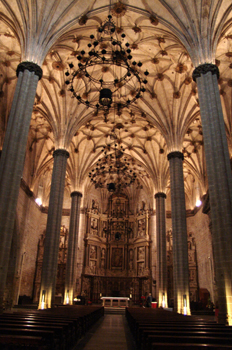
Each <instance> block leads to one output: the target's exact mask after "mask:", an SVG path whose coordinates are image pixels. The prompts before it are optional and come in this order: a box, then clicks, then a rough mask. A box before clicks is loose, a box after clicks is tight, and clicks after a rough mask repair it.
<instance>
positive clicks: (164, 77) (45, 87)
mask: <svg viewBox="0 0 232 350" xmlns="http://www.w3.org/2000/svg"><path fill="white" fill-rule="evenodd" d="M19 3H21V2H20V1H19V2H16V1H11V2H8V1H2V2H1V5H0V9H1V17H0V21H1V31H0V48H1V49H0V101H1V103H0V144H1V146H2V144H3V139H4V132H5V129H6V123H7V117H8V115H9V111H10V107H11V103H12V98H13V94H14V90H15V85H16V82H17V79H16V73H15V72H16V68H17V65H18V64H19V62H20V61H22V60H24V59H26V60H27V59H28V60H32V61H35V62H36V63H39V64H41V65H42V70H43V77H42V79H41V80H40V82H39V85H38V88H37V93H36V99H35V103H34V109H33V114H32V119H31V128H30V132H29V139H28V151H27V156H26V159H27V160H28V164H29V166H28V168H27V169H25V170H24V177H25V180H26V182H27V183H28V185H29V186H30V188H31V189H32V190H34V191H38V186H39V185H40V186H41V185H43V188H44V193H45V198H46V199H44V201H45V203H48V195H49V188H50V187H49V186H50V179H51V177H50V176H51V171H52V162H53V161H52V159H53V158H52V153H53V151H54V149H56V148H65V149H67V150H68V151H69V152H70V158H69V160H68V167H67V178H66V186H67V188H69V190H70V191H72V190H76V189H78V190H81V189H83V188H86V189H90V188H91V187H89V186H90V184H89V179H88V172H89V171H90V170H91V169H93V168H94V167H95V165H96V163H97V161H98V159H99V157H101V149H102V147H103V146H104V145H106V144H107V138H109V135H110V133H111V131H112V129H114V128H116V129H117V135H118V139H117V142H119V143H120V145H122V146H123V148H124V149H125V154H126V155H127V156H128V157H130V158H131V159H135V160H136V162H137V163H138V164H139V165H140V167H141V169H142V174H147V176H143V177H142V175H141V174H139V171H138V172H137V170H136V172H137V177H139V178H140V181H141V182H142V183H143V186H144V190H145V191H147V192H149V191H150V192H152V193H153V194H154V193H155V192H160V191H161V192H168V191H169V171H168V161H167V154H168V153H169V152H172V151H183V153H184V157H185V158H184V178H185V189H186V194H187V197H188V198H189V203H188V205H189V206H190V207H193V206H194V203H193V201H194V199H193V198H194V191H196V188H197V191H200V194H201V195H203V194H204V193H205V192H206V189H207V177H206V170H205V162H204V142H203V135H202V128H201V119H200V110H199V101H198V92H197V86H196V83H195V82H194V81H193V80H192V71H193V67H194V66H195V65H196V63H200V61H201V59H203V58H204V59H208V60H209V61H210V62H214V60H215V59H216V60H215V62H216V64H217V66H218V67H219V70H220V79H219V81H218V82H219V89H220V94H221V101H222V107H223V113H224V119H225V125H226V132H227V137H228V145H229V152H230V155H231V156H232V126H231V125H232V123H231V114H232V113H231V111H232V105H231V100H232V99H231V93H232V27H231V23H232V22H231V17H232V14H231V10H230V11H229V10H228V11H227V12H224V13H223V8H227V7H228V9H229V5H228V2H227V1H226V0H224V1H223V4H224V7H223V6H219V5H218V2H217V4H216V2H214V1H211V2H209V3H208V2H207V4H205V5H204V6H203V5H202V6H203V8H200V6H201V5H200V4H201V3H200V2H199V3H197V4H196V2H193V3H194V4H195V5H193V4H192V2H190V3H188V4H187V3H186V2H184V1H181V0H172V1H171V0H170V1H163V0H159V1H158V0H153V1H150V0H141V1H140V0H138V1H136V2H135V1H127V2H125V1H121V2H120V1H112V4H111V5H112V7H111V12H112V16H113V20H114V22H115V23H116V31H117V33H118V34H119V35H120V34H121V33H123V32H124V33H125V34H126V37H125V39H123V40H124V44H126V43H127V42H128V43H129V44H130V49H131V53H132V56H133V58H134V59H135V61H137V62H141V63H142V67H138V66H136V69H137V70H138V72H140V70H141V71H142V72H144V71H146V70H147V71H149V73H150V74H149V75H148V76H147V77H146V79H147V84H146V91H145V92H144V94H143V96H142V98H140V99H138V100H136V101H135V102H134V103H133V105H132V106H131V107H130V108H123V109H122V110H120V109H117V108H112V109H110V110H109V111H108V112H107V113H104V111H96V110H93V109H91V108H88V106H85V105H83V104H79V103H78V101H77V100H76V99H74V98H72V94H71V93H70V92H69V91H68V88H67V85H66V84H65V80H66V77H65V72H66V71H67V67H68V64H70V63H71V62H73V61H74V60H75V57H76V56H77V55H79V54H80V53H81V51H83V50H85V51H86V52H87V49H88V43H89V42H90V35H91V34H93V35H97V32H98V28H99V27H100V26H101V24H102V23H103V22H104V20H105V19H106V18H107V15H108V14H109V8H108V5H109V2H107V1H104V0H103V1H98V0H97V1H85V2H83V1H72V2H71V3H70V2H67V1H66V2H65V1H64V2H61V1H56V2H54V1H52V0H49V1H48V4H49V5H50V6H45V5H42V4H41V2H38V7H37V8H32V3H31V2H30V1H26V3H27V4H28V12H26V7H24V6H22V7H21V8H20V7H19V6H18V4H19ZM55 4H56V6H55ZM200 10H202V11H203V12H202V14H204V16H203V17H204V18H203V17H200ZM51 14H54V16H51ZM206 14H214V18H215V21H214V22H213V25H212V26H211V27H210V28H211V29H210V30H211V34H210V35H211V36H210V35H209V33H208V32H207V33H208V34H207V35H205V34H204V26H206V27H207V28H208V26H209V22H210V20H211V19H210V18H211V17H210V18H208V17H207V16H208V15H207V16H206ZM206 18H207V21H206ZM42 19H43V20H44V22H43V20H42ZM197 19H198V20H199V23H197ZM30 21H32V23H34V26H33V25H32V26H31V27H30V28H29V27H28V25H27V24H28V23H29V22H30ZM202 21H206V22H207V23H205V22H204V23H205V24H204V26H202V28H201V30H202V31H200V32H199V31H198V29H199V26H200V23H203V22H202ZM36 23H37V25H36ZM194 33H195V34H196V33H197V35H195V34H194ZM213 35H214V36H213ZM199 36H201V40H200V42H199V47H200V50H197V48H196V45H197V43H196V42H197V39H198V38H199ZM212 38H213V39H212ZM206 43H207V44H206ZM104 44H106V43H104ZM106 45H107V44H106ZM184 45H185V46H184ZM206 45H207V50H206V49H204V48H205V47H206ZM102 49H104V47H102ZM105 49H106V48H105ZM201 50H202V51H201ZM40 51H41V52H40ZM210 52H211V53H212V54H211V56H210ZM36 55H37V56H36ZM197 55H198V56H197ZM82 56H83V57H82V60H84V57H85V55H82ZM209 56H210V57H209ZM42 62H43V64H42ZM102 69H104V67H102ZM76 79H77V80H78V83H79V84H80V85H81V86H82V89H83V95H82V96H83V98H86V99H87V98H88V94H89V93H90V92H89V91H88V89H86V87H87V85H86V82H85V79H84V78H83V77H82V76H81V75H80V76H77V77H76ZM129 95H130V98H131V97H132V96H133V86H131V91H130V93H129Z"/></svg>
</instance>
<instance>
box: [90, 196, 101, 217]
mask: <svg viewBox="0 0 232 350" xmlns="http://www.w3.org/2000/svg"><path fill="white" fill-rule="evenodd" d="M98 207H99V205H98V202H97V201H95V199H92V206H91V211H92V212H93V213H94V214H97V213H98Z"/></svg>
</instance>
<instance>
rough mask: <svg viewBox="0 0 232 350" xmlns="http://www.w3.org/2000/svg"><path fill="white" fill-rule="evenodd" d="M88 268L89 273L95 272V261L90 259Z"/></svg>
mask: <svg viewBox="0 0 232 350" xmlns="http://www.w3.org/2000/svg"><path fill="white" fill-rule="evenodd" d="M89 269H90V272H91V273H95V272H96V261H92V260H91V261H90V263H89Z"/></svg>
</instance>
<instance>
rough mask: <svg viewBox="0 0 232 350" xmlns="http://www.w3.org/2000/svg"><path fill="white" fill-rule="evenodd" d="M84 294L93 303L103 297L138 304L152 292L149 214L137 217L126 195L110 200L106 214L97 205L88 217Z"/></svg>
mask: <svg viewBox="0 0 232 350" xmlns="http://www.w3.org/2000/svg"><path fill="white" fill-rule="evenodd" d="M86 228H87V229H86V236H85V239H84V240H85V259H84V271H83V275H82V294H83V295H84V296H86V297H87V298H90V299H91V300H93V301H97V300H98V299H99V297H100V295H103V296H115V297H116V296H121V297H124V296H127V297H129V296H131V297H132V300H133V301H134V302H138V301H139V298H140V296H141V295H146V294H147V293H149V292H150V291H151V270H150V247H151V240H150V236H149V213H148V210H145V207H144V206H143V208H141V209H140V210H139V212H138V213H137V214H136V215H134V214H133V213H131V212H130V210H129V200H128V198H127V197H126V195H123V194H120V195H116V194H113V195H111V196H110V199H109V202H108V208H107V211H106V212H105V213H104V214H100V213H99V212H98V208H97V206H96V205H95V203H94V204H93V205H92V208H91V209H90V210H88V213H87V225H86Z"/></svg>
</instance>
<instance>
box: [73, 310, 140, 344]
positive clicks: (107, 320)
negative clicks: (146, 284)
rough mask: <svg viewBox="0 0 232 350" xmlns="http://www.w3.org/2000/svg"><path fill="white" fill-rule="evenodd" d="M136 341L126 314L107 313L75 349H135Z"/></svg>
mask: <svg viewBox="0 0 232 350" xmlns="http://www.w3.org/2000/svg"><path fill="white" fill-rule="evenodd" d="M135 348H136V346H135V343H134V342H133V338H132V335H131V332H130V329H129V326H128V324H127V321H126V317H125V316H124V315H109V314H107V315H105V316H104V317H103V318H102V319H100V320H99V321H98V322H97V324H96V325H95V326H94V327H93V328H92V329H91V330H90V331H89V332H87V334H86V335H85V337H84V339H82V340H81V341H80V343H79V344H77V345H76V346H75V347H74V349H73V350H98V349H99V350H119V349H120V350H134V349H135Z"/></svg>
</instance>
